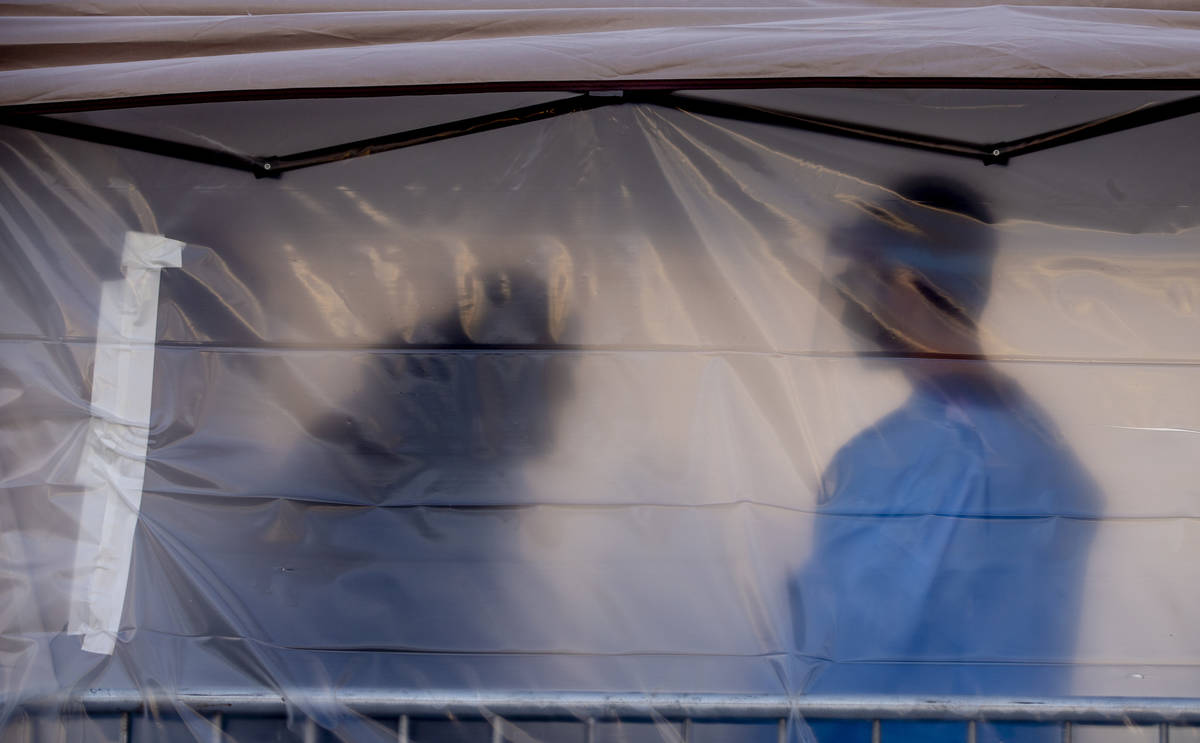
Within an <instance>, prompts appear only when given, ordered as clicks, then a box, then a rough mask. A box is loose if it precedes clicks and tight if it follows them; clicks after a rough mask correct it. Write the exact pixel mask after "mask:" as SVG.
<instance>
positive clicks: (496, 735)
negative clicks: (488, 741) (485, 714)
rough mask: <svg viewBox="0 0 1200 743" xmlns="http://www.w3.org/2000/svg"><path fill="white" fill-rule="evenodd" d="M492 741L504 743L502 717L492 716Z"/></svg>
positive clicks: (493, 742)
mask: <svg viewBox="0 0 1200 743" xmlns="http://www.w3.org/2000/svg"><path fill="white" fill-rule="evenodd" d="M492 743H504V718H502V717H494V718H492Z"/></svg>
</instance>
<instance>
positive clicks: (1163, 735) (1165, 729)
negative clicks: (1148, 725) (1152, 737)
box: [1158, 722, 1171, 743]
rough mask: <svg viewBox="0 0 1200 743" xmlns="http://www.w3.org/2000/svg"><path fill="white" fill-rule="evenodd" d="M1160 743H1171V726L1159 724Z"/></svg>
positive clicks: (1163, 723)
mask: <svg viewBox="0 0 1200 743" xmlns="http://www.w3.org/2000/svg"><path fill="white" fill-rule="evenodd" d="M1158 743H1171V726H1170V725H1168V724H1167V723H1165V722H1160V723H1159V724H1158Z"/></svg>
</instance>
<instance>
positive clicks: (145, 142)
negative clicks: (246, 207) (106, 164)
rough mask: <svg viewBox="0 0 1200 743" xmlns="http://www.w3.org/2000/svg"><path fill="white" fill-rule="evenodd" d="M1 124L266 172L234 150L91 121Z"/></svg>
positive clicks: (13, 119) (34, 119)
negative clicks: (133, 132)
mask: <svg viewBox="0 0 1200 743" xmlns="http://www.w3.org/2000/svg"><path fill="white" fill-rule="evenodd" d="M0 124H5V125H7V126H12V127H16V128H18V129H27V130H29V131H34V132H40V133H42V134H54V135H57V136H59V137H67V138H68V139H78V140H81V141H84V142H94V143H96V144H103V145H109V146H111V147H120V148H122V149H126V150H136V151H138V152H146V153H149V154H151V155H162V156H163V157H171V158H175V159H176V160H187V161H188V162H194V163H203V164H205V165H215V166H217V167H221V168H231V169H233V170H240V171H243V172H246V173H253V174H255V175H258V176H261V175H262V174H263V172H264V171H263V168H264V163H263V160H261V159H259V158H255V157H250V156H246V155H240V154H237V153H234V152H224V151H222V150H216V149H212V148H211V147H201V146H199V145H192V144H184V143H182V142H173V141H171V140H169V139H159V138H158V137H148V136H146V135H144V134H132V133H130V132H123V131H120V130H117V129H108V128H106V127H102V126H93V125H92V124H82V123H79V122H76V121H68V120H66V119H56V118H53V117H51V116H28V115H20V116H10V117H3V118H0Z"/></svg>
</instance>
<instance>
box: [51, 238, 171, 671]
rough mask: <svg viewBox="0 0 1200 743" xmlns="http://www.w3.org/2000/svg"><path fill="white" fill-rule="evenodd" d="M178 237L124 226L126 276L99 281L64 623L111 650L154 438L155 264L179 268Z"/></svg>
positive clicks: (86, 644)
mask: <svg viewBox="0 0 1200 743" xmlns="http://www.w3.org/2000/svg"><path fill="white" fill-rule="evenodd" d="M182 261H183V243H181V242H179V241H177V240H171V239H168V238H166V237H163V236H161V235H148V234H145V233H141V232H127V233H125V245H124V249H123V253H122V256H121V267H122V270H123V271H124V274H125V278H123V279H121V280H119V281H107V282H105V283H104V284H103V285H102V286H101V294H100V318H99V325H98V327H97V331H96V360H95V366H94V370H93V374H92V408H91V411H92V419H91V424H90V427H89V430H88V436H87V441H86V443H85V444H84V451H83V456H82V457H81V459H80V462H79V471H78V473H77V477H76V481H77V482H78V483H79V484H80V485H81V486H82V489H83V504H82V509H81V512H80V521H79V541H78V542H77V549H76V554H75V566H74V576H73V580H72V591H71V611H70V618H69V621H68V625H67V631H68V632H69V633H71V634H78V635H83V649H84V650H86V651H88V652H92V653H99V654H103V655H111V654H112V652H113V650H114V649H115V647H116V638H117V632H118V631H119V629H120V623H121V612H122V610H123V609H124V606H125V595H126V591H127V588H128V583H129V566H130V561H131V559H132V557H133V535H134V531H135V529H136V527H137V520H138V514H139V512H140V510H141V502H142V485H143V482H144V480H145V474H146V450H147V447H148V445H149V437H150V404H151V392H152V390H153V382H154V341H155V337H156V334H157V331H158V327H157V326H158V289H159V278H160V271H161V270H162V269H163V268H178V267H179V266H181V265H182Z"/></svg>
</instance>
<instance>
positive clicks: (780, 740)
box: [776, 717, 787, 743]
mask: <svg viewBox="0 0 1200 743" xmlns="http://www.w3.org/2000/svg"><path fill="white" fill-rule="evenodd" d="M776 740H777V743H787V720H786V719H785V718H782V717H781V718H779V735H778V737H777V738H776Z"/></svg>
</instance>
